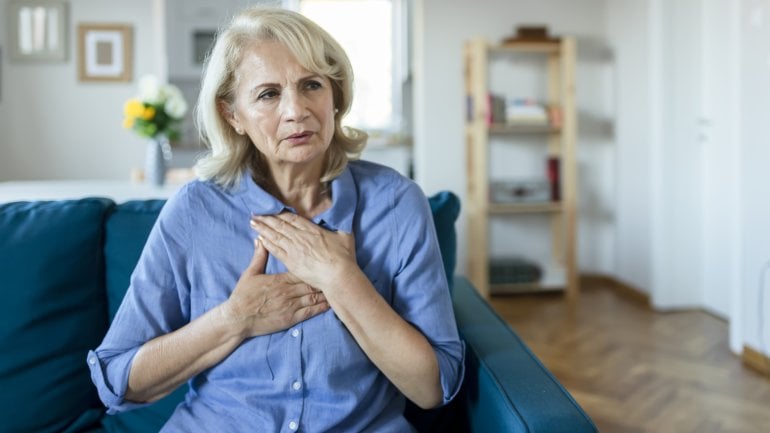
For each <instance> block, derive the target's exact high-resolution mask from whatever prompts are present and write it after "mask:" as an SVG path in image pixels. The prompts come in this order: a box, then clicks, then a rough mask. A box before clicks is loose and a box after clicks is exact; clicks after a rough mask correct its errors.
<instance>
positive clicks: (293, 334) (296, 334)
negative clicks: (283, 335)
mask: <svg viewBox="0 0 770 433" xmlns="http://www.w3.org/2000/svg"><path fill="white" fill-rule="evenodd" d="M291 336H292V337H294V338H297V337H299V329H292V330H291Z"/></svg>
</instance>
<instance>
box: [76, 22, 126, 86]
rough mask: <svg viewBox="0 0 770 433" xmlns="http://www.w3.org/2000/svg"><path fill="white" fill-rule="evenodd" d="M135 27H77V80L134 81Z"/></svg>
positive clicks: (101, 25)
mask: <svg viewBox="0 0 770 433" xmlns="http://www.w3.org/2000/svg"><path fill="white" fill-rule="evenodd" d="M133 50H134V47H133V27H131V26H130V25H127V24H79V25H78V79H79V80H80V81H131V78H132V75H133V69H134V65H133V61H134V59H133V57H134V56H133V54H134V53H133Z"/></svg>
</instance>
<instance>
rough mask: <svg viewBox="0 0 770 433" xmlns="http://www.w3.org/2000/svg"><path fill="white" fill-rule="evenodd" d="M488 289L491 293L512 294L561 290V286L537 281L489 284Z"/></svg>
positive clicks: (562, 289)
mask: <svg viewBox="0 0 770 433" xmlns="http://www.w3.org/2000/svg"><path fill="white" fill-rule="evenodd" d="M489 291H490V294H492V295H512V294H519V293H520V294H525V293H544V292H554V293H555V292H563V291H564V287H563V286H544V285H542V284H538V283H519V284H491V283H490V285H489Z"/></svg>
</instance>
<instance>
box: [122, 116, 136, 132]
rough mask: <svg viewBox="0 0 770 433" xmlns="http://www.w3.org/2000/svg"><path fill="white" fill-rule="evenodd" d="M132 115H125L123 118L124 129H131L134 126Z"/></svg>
mask: <svg viewBox="0 0 770 433" xmlns="http://www.w3.org/2000/svg"><path fill="white" fill-rule="evenodd" d="M134 119H135V118H134V117H126V118H125V119H123V127H124V128H126V129H131V128H133V127H134Z"/></svg>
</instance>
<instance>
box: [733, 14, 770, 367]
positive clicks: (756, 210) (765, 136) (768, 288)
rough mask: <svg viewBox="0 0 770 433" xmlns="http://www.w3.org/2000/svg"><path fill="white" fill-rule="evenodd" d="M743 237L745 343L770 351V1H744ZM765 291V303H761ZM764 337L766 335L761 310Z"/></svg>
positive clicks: (742, 46) (742, 54) (741, 38)
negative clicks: (765, 271) (762, 279)
mask: <svg viewBox="0 0 770 433" xmlns="http://www.w3.org/2000/svg"><path fill="white" fill-rule="evenodd" d="M741 5H742V10H741V17H740V22H741V26H740V28H741V34H740V36H739V37H740V41H739V46H740V47H741V52H740V58H741V64H740V66H741V71H740V74H741V89H740V97H741V113H740V114H741V116H740V125H739V127H740V129H741V133H740V146H741V149H742V157H741V166H742V178H741V191H742V196H741V203H742V209H741V210H740V215H741V218H742V221H741V223H742V224H741V227H742V232H741V239H742V245H743V247H742V251H741V252H742V254H741V259H742V266H741V275H742V287H741V290H742V293H741V297H742V307H743V308H742V310H743V311H742V313H743V318H742V321H741V322H740V323H739V326H741V330H740V333H742V336H743V340H742V343H744V344H748V345H750V346H751V347H753V348H755V349H760V350H762V351H763V352H764V353H765V354H766V355H767V356H770V271H768V274H767V275H765V286H764V287H760V285H759V281H760V276H761V273H762V270H763V267H764V266H765V265H767V264H768V262H770V199H769V198H768V196H769V195H770V194H768V185H770V129H768V127H767V125H768V121H769V120H770V118H769V117H770V110H768V101H770V44H768V41H770V0H743V1H742V2H741ZM760 290H762V291H764V304H760V303H759V300H760V295H759V293H760ZM760 310H761V311H762V314H763V315H764V329H763V330H762V332H763V334H764V339H763V340H762V341H761V340H760V338H759V337H760V329H759V324H760V319H759V317H760V312H759V311H760Z"/></svg>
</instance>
